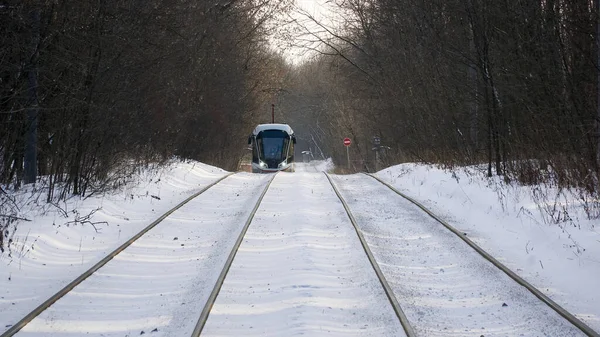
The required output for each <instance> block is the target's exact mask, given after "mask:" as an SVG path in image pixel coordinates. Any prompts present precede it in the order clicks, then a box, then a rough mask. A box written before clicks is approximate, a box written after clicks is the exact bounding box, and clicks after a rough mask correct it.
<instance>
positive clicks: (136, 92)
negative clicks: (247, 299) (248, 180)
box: [0, 0, 600, 230]
mask: <svg viewBox="0 0 600 337" xmlns="http://www.w3.org/2000/svg"><path fill="white" fill-rule="evenodd" d="M598 2H599V0H592V1H590V0H568V1H567V0H539V1H525V0H507V1H487V0H417V1H407V0H332V1H329V2H327V4H326V6H328V7H329V10H330V11H332V12H333V13H336V18H337V19H336V20H335V21H334V23H331V22H325V21H323V20H321V19H320V18H319V17H316V16H315V15H314V13H311V12H309V11H306V10H303V9H302V8H301V7H299V6H298V5H297V4H296V3H295V2H294V1H293V0H203V1H192V0H143V1H142V0H102V1H90V2H87V1H68V0H65V1H59V0H32V1H16V0H0V46H1V48H0V124H1V125H2V126H1V128H0V130H1V132H0V188H1V189H2V190H1V191H0V204H1V205H2V209H1V210H0V213H2V214H3V216H2V218H1V219H0V221H1V223H0V227H1V228H2V229H3V230H4V229H6V228H7V227H8V225H9V224H10V222H11V221H14V220H15V219H14V218H11V217H10V214H11V211H10V209H11V203H10V196H9V193H8V192H9V191H10V190H13V189H18V188H21V187H22V186H23V184H31V183H35V184H36V186H37V187H38V188H39V190H41V191H43V195H44V198H45V200H46V201H47V202H51V201H53V200H58V199H64V198H67V197H68V196H71V195H80V196H86V195H90V194H93V193H99V192H102V191H106V190H108V189H111V188H114V187H115V186H119V185H120V184H122V183H123V182H124V181H126V180H127V179H128V178H129V177H131V175H133V174H134V173H135V172H136V170H137V169H139V167H141V166H144V165H148V164H157V163H158V164H160V163H164V162H166V161H168V160H169V159H172V158H179V159H182V160H186V159H192V160H198V161H201V162H205V163H208V164H211V165H215V166H219V167H222V168H224V169H226V170H236V169H237V167H238V165H239V161H240V159H241V158H242V157H244V155H245V154H247V149H246V145H245V141H246V139H247V136H248V134H249V133H250V132H251V130H252V128H253V126H254V125H256V124H258V123H264V122H269V117H270V109H271V104H275V106H276V116H277V117H276V121H279V122H286V123H289V124H290V125H292V127H293V128H294V130H295V131H296V134H297V135H298V138H299V145H300V144H302V146H303V147H304V148H302V147H300V146H299V147H298V148H297V151H302V150H305V149H307V150H311V151H312V153H313V155H315V156H317V157H323V158H326V157H331V158H333V160H334V162H335V163H336V164H337V165H339V166H340V167H343V166H345V165H347V164H348V163H347V162H346V149H345V148H344V146H343V145H342V139H343V138H344V137H350V138H352V141H353V144H352V146H351V147H350V149H349V150H350V153H351V157H352V161H351V163H350V165H348V167H346V168H345V171H346V172H360V171H370V172H372V171H375V170H377V169H381V168H383V167H386V166H390V165H394V164H398V163H403V162H422V163H430V164H436V165H441V166H442V167H445V168H449V169H453V168H459V167H463V166H468V165H479V166H481V167H482V174H485V175H487V176H494V175H499V176H502V177H503V178H504V180H505V181H507V182H518V183H520V184H525V185H532V186H543V185H549V186H555V187H556V186H558V187H560V188H565V189H570V190H572V191H573V193H576V194H577V195H578V197H579V198H581V200H584V201H586V204H587V205H588V206H589V210H588V214H589V215H590V216H596V217H597V216H599V215H600V214H599V213H600V205H599V204H598V202H597V200H598V198H599V197H600V195H599V193H600V187H599V184H598V177H599V173H600V146H599V142H600V126H599V125H600V119H599V114H600V110H599V108H598V107H599V101H598V92H599V86H598V81H599V78H600V77H599V76H600V75H599V69H598V64H599V61H598V60H599V53H598V25H599V17H598ZM324 6H325V5H324ZM332 22H333V21H332ZM286 48H304V49H305V50H306V55H305V56H304V57H303V58H302V61H301V62H290V60H289V58H288V57H286V55H285V51H286ZM375 137H377V138H378V139H380V142H381V143H380V144H374V139H375ZM376 155H377V157H376ZM376 159H377V160H376ZM594 200H596V201H594ZM588 201H589V202H588Z"/></svg>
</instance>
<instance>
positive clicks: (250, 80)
mask: <svg viewBox="0 0 600 337" xmlns="http://www.w3.org/2000/svg"><path fill="white" fill-rule="evenodd" d="M289 2H290V1H289V0H202V1H198V0H99V1H57V0H32V1H16V0H0V247H1V246H2V237H3V235H4V234H6V233H7V232H6V230H7V228H8V227H9V225H10V224H11V223H14V222H15V221H16V220H18V218H16V217H15V215H16V214H17V213H16V212H17V210H18V206H17V205H16V204H15V203H14V200H13V199H12V198H11V197H10V195H9V193H8V191H7V190H8V189H11V188H19V187H20V186H22V184H23V183H32V182H36V181H37V185H36V187H37V189H38V190H41V191H43V192H44V193H45V195H46V200H47V201H52V200H56V199H61V198H65V197H67V196H69V195H72V194H75V195H81V196H88V195H90V194H93V193H96V192H99V191H100V192H102V191H105V190H107V189H110V188H114V187H116V186H119V185H120V184H122V183H123V182H125V181H127V180H128V179H130V178H131V177H132V175H133V174H135V172H136V170H137V169H139V167H140V166H141V165H146V164H149V163H159V164H160V163H165V162H166V161H167V160H169V159H171V158H174V157H178V158H182V159H195V160H199V161H202V162H205V163H209V164H213V165H216V166H220V167H223V168H225V169H230V170H235V169H236V166H237V162H238V159H239V158H240V157H241V156H242V155H243V154H244V151H245V149H244V142H243V140H245V139H246V137H247V135H248V133H249V132H250V131H251V130H252V128H253V126H254V124H256V122H257V120H258V119H259V117H258V116H259V110H261V109H263V107H264V106H265V105H266V102H267V101H270V99H271V96H270V95H269V94H267V93H265V92H264V91H263V89H264V88H266V87H270V86H272V85H271V84H270V83H269V81H272V80H273V78H274V76H273V73H274V71H273V70H272V69H271V68H275V69H278V67H279V66H278V64H279V63H280V62H281V57H280V56H279V55H277V54H276V53H274V52H273V51H272V50H271V49H270V47H269V45H268V41H267V39H266V36H267V35H268V34H269V33H270V30H272V29H273V24H272V22H271V19H273V18H274V16H275V15H276V14H278V13H282V12H284V11H286V10H287V8H288V6H289Z"/></svg>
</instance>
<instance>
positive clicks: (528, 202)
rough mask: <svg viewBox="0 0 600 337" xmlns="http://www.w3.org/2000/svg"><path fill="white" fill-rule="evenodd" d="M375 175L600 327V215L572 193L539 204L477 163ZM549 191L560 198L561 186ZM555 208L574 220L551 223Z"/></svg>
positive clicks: (404, 167)
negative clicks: (593, 214) (590, 214)
mask: <svg viewBox="0 0 600 337" xmlns="http://www.w3.org/2000/svg"><path fill="white" fill-rule="evenodd" d="M377 176H378V177H380V178H382V179H383V180H385V181H387V182H388V183H391V184H392V185H393V186H394V187H396V188H397V189H398V190H400V191H401V192H403V193H406V194H407V195H408V196H410V197H413V198H414V199H416V200H418V201H420V202H422V203H423V204H424V205H425V206H427V207H428V208H429V209H431V210H432V211H433V212H434V213H436V214H437V215H439V216H441V217H442V218H443V219H445V220H446V221H447V222H448V223H450V224H451V225H452V226H454V227H455V228H457V229H459V230H460V231H462V232H465V233H467V235H468V236H469V238H471V239H472V240H473V241H475V242H476V243H477V244H478V245H479V246H481V247H482V248H484V249H485V250H486V251H487V252H488V253H490V254H491V255H492V256H494V257H495V258H496V259H498V260H500V262H502V263H503V264H505V265H506V266H508V267H509V268H510V269H511V270H513V271H514V272H516V273H518V274H519V275H520V276H521V277H523V278H525V279H526V280H527V281H528V282H530V283H532V284H533V285H534V286H536V287H537V288H538V289H540V290H541V291H543V292H544V293H545V294H546V295H548V296H549V297H550V298H552V299H553V300H554V301H556V302H558V304H560V305H561V306H563V307H564V308H565V309H567V310H568V311H569V312H571V313H572V314H574V315H575V316H576V317H578V318H579V319H581V320H582V321H584V322H585V323H586V324H587V325H589V326H590V327H591V328H592V329H594V330H596V331H598V332H599V333H600V220H598V219H596V220H588V219H587V217H586V215H585V212H584V207H583V206H582V205H581V204H580V203H578V202H577V201H576V200H575V199H574V198H573V197H569V196H568V195H563V196H562V197H559V198H557V202H556V212H555V213H551V211H550V210H552V209H554V206H555V205H554V203H549V204H542V205H538V204H536V203H535V202H534V197H533V196H532V193H531V188H530V187H521V186H505V185H503V184H502V182H501V181H500V179H499V178H497V177H495V178H491V179H488V178H485V177H484V175H483V173H482V172H481V171H478V170H477V169H476V168H466V169H464V170H457V171H455V172H454V173H452V172H448V171H444V170H442V169H439V168H435V167H432V166H427V165H418V164H403V165H398V166H394V167H391V168H388V169H385V170H382V171H380V172H378V173H377ZM546 192H547V193H548V194H549V195H550V196H551V198H552V199H553V200H554V198H553V196H555V195H556V194H557V191H556V190H547V191H546ZM540 206H541V207H540ZM565 211H566V213H565ZM558 212H561V215H559V214H558ZM550 214H553V215H554V218H558V217H559V216H560V218H561V219H564V218H565V216H566V215H567V214H568V217H567V219H571V220H567V221H561V222H559V223H551V221H548V220H550Z"/></svg>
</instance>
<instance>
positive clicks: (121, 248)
mask: <svg viewBox="0 0 600 337" xmlns="http://www.w3.org/2000/svg"><path fill="white" fill-rule="evenodd" d="M233 174H234V173H229V174H226V175H224V176H223V177H221V178H219V179H217V180H215V181H214V182H212V183H211V184H209V185H207V186H205V187H204V188H202V189H201V190H200V191H198V192H196V193H194V194H193V195H191V196H190V197H188V198H187V199H185V200H184V201H182V202H181V203H179V204H178V205H176V206H175V207H173V208H172V209H170V210H169V211H167V212H165V213H164V214H163V215H161V216H160V217H159V218H157V219H156V220H154V221H153V222H152V223H151V224H149V225H148V226H146V227H145V228H144V229H143V230H141V231H140V232H139V233H137V234H136V235H134V236H133V237H131V238H130V239H129V240H127V241H126V242H124V243H123V244H122V245H121V246H119V247H118V248H117V249H115V250H113V251H112V252H111V253H109V254H108V255H107V256H106V257H104V258H103V259H102V260H100V261H99V262H98V263H96V264H95V265H94V266H92V267H91V268H90V269H88V270H87V271H85V272H84V273H83V274H81V275H80V276H78V277H77V278H76V279H74V280H73V281H71V282H70V283H69V284H67V285H66V286H65V287H64V288H62V289H61V290H60V291H58V292H57V293H56V294H54V295H53V296H52V297H50V298H49V299H47V300H46V301H44V302H43V303H42V304H40V305H39V306H38V307H36V308H35V309H34V310H33V311H31V312H30V313H29V314H27V315H26V316H25V317H23V318H22V319H21V320H20V321H18V322H17V323H15V324H14V325H12V326H11V327H10V328H9V329H8V330H6V331H5V332H4V333H3V334H2V335H0V337H10V336H13V335H15V334H16V333H18V332H19V331H20V330H21V329H23V327H24V326H26V325H27V324H28V323H30V322H31V321H32V320H33V319H35V318H36V317H37V316H39V315H40V314H41V313H42V312H43V311H45V310H46V309H48V308H49V307H50V306H51V305H52V304H54V303H55V302H56V301H58V300H59V299H61V298H62V297H64V296H65V295H66V294H67V293H69V292H70V291H71V290H73V289H74V288H75V287H76V286H78V285H79V284H81V283H82V282H83V281H85V280H86V279H87V278H89V277H90V276H91V275H92V274H94V273H95V272H96V271H98V270H99V269H100V268H102V267H103V266H104V265H106V264H107V263H108V262H109V261H111V260H112V259H113V258H114V257H115V256H117V255H118V254H119V253H121V252H122V251H124V250H125V249H126V248H127V247H129V246H131V245H132V244H133V243H134V242H135V241H137V240H138V239H139V238H141V237H142V236H143V235H144V234H146V233H147V232H149V231H150V230H151V229H153V228H154V227H156V225H158V224H159V223H161V222H162V221H163V220H164V219H165V218H167V217H168V216H170V215H171V214H172V213H173V212H175V211H177V210H178V209H180V208H181V207H182V206H184V205H185V204H187V203H188V202H190V201H191V200H192V199H195V198H196V197H198V196H199V195H201V194H203V193H204V192H206V191H207V190H208V189H210V188H211V187H213V186H215V185H217V184H218V183H220V182H221V181H223V180H225V179H226V178H228V177H230V176H231V175H233Z"/></svg>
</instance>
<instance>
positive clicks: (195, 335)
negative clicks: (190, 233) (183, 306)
mask: <svg viewBox="0 0 600 337" xmlns="http://www.w3.org/2000/svg"><path fill="white" fill-rule="evenodd" d="M276 175H277V172H275V174H273V177H272V178H271V180H269V182H268V183H267V186H266V187H265V189H264V190H263V192H262V193H261V195H260V196H259V197H258V200H257V201H256V205H254V208H253V209H252V211H251V212H250V215H249V216H248V220H246V223H245V224H244V227H243V228H242V231H241V232H240V235H239V236H238V238H237V240H236V241H235V244H234V245H233V248H232V249H231V252H230V253H229V257H228V258H227V261H225V266H223V270H221V274H219V278H217V282H216V283H215V287H214V288H213V290H212V291H211V293H210V295H209V296H208V300H207V301H206V304H205V305H204V308H203V309H202V312H201V313H200V318H199V319H198V323H196V327H195V328H194V331H193V332H192V337H198V336H200V334H201V333H202V329H204V326H205V325H206V322H207V321H208V316H209V315H210V310H211V309H212V307H213V305H214V304H215V301H216V300H217V296H218V295H219V292H220V291H221V287H222V286H223V282H225V277H227V273H228V272H229V268H231V264H232V263H233V259H234V258H235V255H236V254H237V252H238V249H239V248H240V245H241V244H242V240H244V236H245V235H246V232H247V231H248V227H250V223H251V222H252V219H254V215H255V214H256V211H257V210H258V207H259V206H260V203H261V202H262V200H263V198H264V196H265V194H267V190H268V189H269V186H271V183H272V182H273V179H275V176H276Z"/></svg>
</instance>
